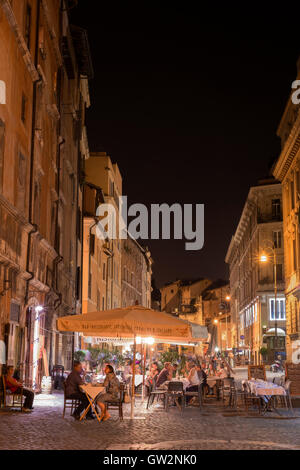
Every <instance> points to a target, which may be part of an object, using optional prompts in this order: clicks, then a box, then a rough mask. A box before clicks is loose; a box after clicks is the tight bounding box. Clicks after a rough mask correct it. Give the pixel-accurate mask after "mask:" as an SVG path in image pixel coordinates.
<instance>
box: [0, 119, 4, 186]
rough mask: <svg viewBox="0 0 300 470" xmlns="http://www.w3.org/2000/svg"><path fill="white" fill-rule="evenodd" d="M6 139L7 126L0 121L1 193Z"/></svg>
mask: <svg viewBox="0 0 300 470" xmlns="http://www.w3.org/2000/svg"><path fill="white" fill-rule="evenodd" d="M4 137H5V124H4V122H3V121H2V120H1V119H0V191H1V190H2V183H3V164H4Z"/></svg>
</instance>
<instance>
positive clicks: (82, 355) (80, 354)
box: [74, 349, 86, 362]
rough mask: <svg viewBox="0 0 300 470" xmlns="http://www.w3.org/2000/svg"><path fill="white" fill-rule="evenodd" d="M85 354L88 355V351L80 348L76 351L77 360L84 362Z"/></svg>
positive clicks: (75, 357)
mask: <svg viewBox="0 0 300 470" xmlns="http://www.w3.org/2000/svg"><path fill="white" fill-rule="evenodd" d="M85 356H86V353H85V352H84V351H81V350H80V349H78V351H75V352H74V359H75V361H79V362H82V361H84V359H85Z"/></svg>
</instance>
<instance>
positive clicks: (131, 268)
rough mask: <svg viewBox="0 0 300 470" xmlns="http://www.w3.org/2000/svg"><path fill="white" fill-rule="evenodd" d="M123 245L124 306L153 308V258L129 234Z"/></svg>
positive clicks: (122, 242)
mask: <svg viewBox="0 0 300 470" xmlns="http://www.w3.org/2000/svg"><path fill="white" fill-rule="evenodd" d="M121 246H122V307H128V306H130V305H136V304H137V305H143V306H144V307H147V308H151V290H152V287H151V275H152V259H151V254H150V252H149V250H148V249H147V248H143V247H142V246H141V245H140V244H139V243H138V242H137V241H136V240H134V239H133V238H132V237H131V236H130V235H129V234H128V238H127V239H124V240H121Z"/></svg>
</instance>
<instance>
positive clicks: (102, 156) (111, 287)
mask: <svg viewBox="0 0 300 470" xmlns="http://www.w3.org/2000/svg"><path fill="white" fill-rule="evenodd" d="M85 181H86V182H88V183H92V184H93V185H95V186H97V187H98V188H101V190H102V193H103V197H104V202H105V203H106V204H111V205H112V206H113V207H114V210H115V214H116V230H117V231H118V230H119V196H121V195H122V176H121V174H120V171H119V168H118V165H117V163H112V161H111V158H110V157H109V156H108V155H106V153H105V152H98V153H91V154H90V158H89V159H88V160H86V166H85ZM106 229H107V231H108V226H106ZM117 233H118V232H117ZM106 253H107V255H106V256H107V259H103V262H102V270H103V276H104V277H105V279H106V283H107V286H106V296H105V309H112V308H118V307H121V304H122V300H121V287H122V282H121V281H122V279H121V240H120V239H119V238H115V239H114V238H113V237H110V238H109V239H107V241H106Z"/></svg>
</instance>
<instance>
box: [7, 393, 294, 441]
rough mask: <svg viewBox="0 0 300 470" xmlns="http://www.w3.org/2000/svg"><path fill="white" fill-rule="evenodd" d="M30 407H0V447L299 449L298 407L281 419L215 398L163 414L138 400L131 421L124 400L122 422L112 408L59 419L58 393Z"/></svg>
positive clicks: (44, 396) (36, 401)
mask: <svg viewBox="0 0 300 470" xmlns="http://www.w3.org/2000/svg"><path fill="white" fill-rule="evenodd" d="M34 407H35V409H34V411H33V413H31V414H25V413H20V412H18V411H1V412H0V449H1V450H4V449H8V450H14V449H18V450H35V449H44V450H54V449H58V450H64V449H65V450H73V449H77V450H84V449H89V450H98V449H106V450H117V449H124V450H131V449H132V450H135V449H145V450H152V449H157V450H160V449H167V450H171V449H175V450H184V449H189V450H198V449H221V450H225V449H230V450H232V449H239V450H242V449H245V450H246V449H253V450H258V449H271V450H274V449H286V450H292V449H300V410H299V409H297V410H295V415H296V417H295V418H293V419H287V415H286V414H285V412H284V411H283V410H281V414H282V417H281V418H278V417H277V416H276V414H275V415H274V413H268V414H267V416H268V417H257V416H246V415H245V412H243V410H241V411H240V412H239V413H234V412H229V410H228V409H226V408H224V407H223V406H222V405H221V404H219V405H216V402H215V401H213V402H212V403H207V404H205V405H204V408H203V410H202V411H199V409H198V408H196V407H189V408H187V409H185V410H184V412H183V413H182V412H181V411H180V410H179V409H177V408H176V407H171V408H170V409H169V412H168V413H166V412H165V411H164V410H162V408H161V407H160V405H155V406H153V407H152V409H151V410H150V411H147V410H145V407H144V405H141V404H139V402H138V404H137V406H136V419H134V421H131V420H130V419H129V414H130V406H129V405H128V404H126V405H125V416H124V421H123V422H120V421H119V418H118V414H117V411H116V410H112V412H111V414H112V419H111V420H109V421H107V422H104V423H98V421H97V420H94V421H83V422H78V421H75V420H74V419H73V418H72V417H71V416H70V414H69V413H70V411H69V410H67V411H66V416H65V419H63V417H62V408H63V395H62V394H61V393H55V394H53V395H39V396H37V397H36V399H35V403H34ZM273 415H274V416H273Z"/></svg>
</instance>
